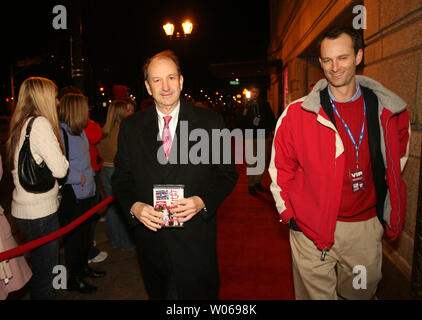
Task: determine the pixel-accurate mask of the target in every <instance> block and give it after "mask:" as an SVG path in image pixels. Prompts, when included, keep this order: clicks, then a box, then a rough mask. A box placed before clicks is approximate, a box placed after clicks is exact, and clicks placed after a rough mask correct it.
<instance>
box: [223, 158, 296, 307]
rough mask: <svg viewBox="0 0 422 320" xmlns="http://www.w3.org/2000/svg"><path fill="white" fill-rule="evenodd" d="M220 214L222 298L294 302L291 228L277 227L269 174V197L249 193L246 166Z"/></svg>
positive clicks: (241, 168)
mask: <svg viewBox="0 0 422 320" xmlns="http://www.w3.org/2000/svg"><path fill="white" fill-rule="evenodd" d="M237 170H238V172H239V180H238V183H237V185H236V187H235V189H234V190H233V192H232V194H231V195H230V196H229V197H228V198H227V199H226V201H225V202H224V203H223V205H222V206H221V207H220V209H219V213H218V234H217V250H218V258H219V268H220V282H221V286H220V295H219V298H220V299H224V300H237V299H239V300H281V299H283V300H284V299H293V298H294V294H293V280H292V267H291V263H292V261H291V256H290V244H289V228H288V226H287V225H282V224H280V223H279V222H278V214H277V210H276V209H275V205H274V200H273V197H272V195H271V193H270V189H269V185H270V177H269V174H268V172H266V173H265V175H264V179H263V181H262V185H263V187H264V189H265V192H263V191H258V192H257V195H255V196H252V195H250V194H249V193H248V187H247V176H246V172H245V166H237Z"/></svg>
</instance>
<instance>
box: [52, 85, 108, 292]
mask: <svg viewBox="0 0 422 320" xmlns="http://www.w3.org/2000/svg"><path fill="white" fill-rule="evenodd" d="M88 113H89V110H88V99H87V98H86V97H85V96H83V95H81V94H75V93H68V94H66V95H64V96H63V97H62V98H61V99H60V103H59V107H58V114H59V120H60V127H61V129H62V130H63V131H64V132H65V133H66V135H67V137H68V150H69V154H68V157H69V173H68V175H67V177H66V181H65V184H70V185H71V186H72V189H73V192H74V194H75V197H76V207H75V210H68V211H66V210H65V213H66V215H67V216H65V217H62V218H63V224H67V223H69V222H71V221H74V220H75V219H77V218H78V217H80V216H81V215H82V214H84V213H85V212H86V211H88V210H89V209H91V204H92V198H93V197H94V196H95V188H96V186H95V180H94V170H93V169H92V167H91V161H90V155H89V143H88V139H87V137H86V134H85V131H84V128H85V127H86V125H87V121H88ZM61 133H62V140H63V144H65V138H64V136H63V132H61ZM90 230H91V219H88V220H86V221H84V222H83V223H82V224H80V225H79V226H77V227H76V228H75V229H73V230H72V231H70V232H69V233H67V234H66V235H65V236H64V237H63V244H64V253H65V261H66V265H67V268H68V273H69V280H68V284H67V287H68V290H71V291H73V290H77V291H79V292H81V293H93V292H95V291H97V288H96V287H94V286H93V285H90V284H89V283H87V282H85V281H84V278H85V277H91V278H101V277H104V276H105V271H96V270H94V269H92V268H90V267H89V266H88V252H89V246H90V245H91V238H90Z"/></svg>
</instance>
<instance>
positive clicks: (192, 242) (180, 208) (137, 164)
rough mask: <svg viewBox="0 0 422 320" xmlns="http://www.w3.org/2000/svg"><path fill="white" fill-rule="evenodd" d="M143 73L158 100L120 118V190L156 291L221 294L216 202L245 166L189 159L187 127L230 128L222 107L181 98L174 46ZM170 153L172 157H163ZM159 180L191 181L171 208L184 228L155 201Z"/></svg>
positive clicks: (158, 294) (163, 295)
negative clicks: (168, 223) (170, 224)
mask: <svg viewBox="0 0 422 320" xmlns="http://www.w3.org/2000/svg"><path fill="white" fill-rule="evenodd" d="M144 76H145V86H146V88H147V90H148V92H149V94H150V95H151V96H152V97H153V98H154V102H155V104H154V105H153V106H151V107H149V108H147V109H145V110H142V111H140V112H138V113H137V114H135V115H133V116H131V117H128V118H126V119H125V120H124V121H123V122H122V124H121V127H120V133H119V138H118V151H117V154H116V157H115V161H114V163H115V172H114V175H113V178H112V186H113V192H114V195H115V196H116V199H117V201H118V203H119V204H120V205H121V207H122V209H123V212H124V214H125V216H126V217H127V220H128V221H129V223H130V226H131V227H132V228H133V231H134V235H135V241H136V244H137V247H138V253H139V259H140V266H141V270H142V275H143V278H144V282H145V285H146V289H147V291H148V294H149V296H150V298H152V299H216V298H217V295H218V289H219V275H218V263H217V252H216V231H217V208H218V207H219V206H220V204H221V203H222V202H223V201H224V199H225V198H226V197H227V196H228V195H229V194H230V192H231V191H232V190H233V188H234V186H235V184H236V181H237V178H238V174H237V172H236V168H235V166H234V164H233V162H234V161H232V159H231V161H230V162H229V163H227V162H224V163H223V161H220V162H218V163H216V162H215V161H211V160H210V161H202V162H200V163H199V164H197V161H196V160H195V161H194V162H195V164H194V163H192V161H191V160H192V159H188V161H186V162H185V161H183V159H182V158H183V157H186V152H187V150H183V145H185V146H187V147H188V149H189V150H191V147H192V146H193V145H194V141H184V140H186V139H187V137H188V136H189V135H188V136H186V134H183V130H184V128H186V129H187V130H188V133H189V134H190V133H191V132H193V131H194V130H197V131H196V132H200V133H207V135H208V136H209V137H211V136H212V132H213V130H215V129H223V128H224V122H223V119H222V118H221V116H220V115H219V114H217V113H215V112H213V111H210V110H206V109H203V108H197V107H194V106H192V105H190V104H188V103H186V102H185V101H183V100H181V99H180V92H181V91H182V88H183V76H182V75H181V72H180V67H179V62H178V59H177V57H176V56H175V55H174V53H173V52H171V51H163V52H160V53H158V54H157V55H155V56H153V57H152V58H150V59H149V60H148V61H147V63H146V64H145V66H144ZM205 143H206V144H207V148H209V149H208V150H202V151H201V152H204V151H205V153H207V152H208V153H209V154H210V153H211V152H212V151H211V150H212V147H213V146H214V145H215V144H213V143H212V142H211V139H209V141H205ZM214 151H215V150H214ZM191 154H192V153H191ZM164 155H165V158H166V159H169V160H170V161H168V163H164V164H163V161H162V158H163V156H164ZM160 157H161V159H160ZM222 158H223V157H221V159H222ZM166 159H165V160H166ZM172 159H173V160H175V161H171V160H172ZM164 162H166V161H164ZM156 185H167V186H171V185H183V186H184V198H183V199H181V200H178V201H175V202H174V203H173V205H174V206H175V208H174V209H172V210H171V212H172V213H173V216H174V217H175V218H177V219H179V221H180V222H183V224H184V226H183V227H182V228H164V227H163V225H164V222H163V220H162V213H160V212H158V211H156V210H154V207H153V205H154V198H153V197H154V195H153V190H154V186H156Z"/></svg>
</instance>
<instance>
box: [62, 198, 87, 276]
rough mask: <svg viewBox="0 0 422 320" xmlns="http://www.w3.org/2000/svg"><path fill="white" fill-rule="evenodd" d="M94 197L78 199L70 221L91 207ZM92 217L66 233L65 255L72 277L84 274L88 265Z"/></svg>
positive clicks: (64, 241)
mask: <svg viewBox="0 0 422 320" xmlns="http://www.w3.org/2000/svg"><path fill="white" fill-rule="evenodd" d="M91 204H92V199H91V198H89V199H78V200H77V203H76V207H75V210H73V216H72V217H67V218H70V219H69V220H70V221H69V222H71V221H73V220H75V219H77V218H78V217H80V216H81V215H82V214H84V213H85V212H86V211H88V210H89V209H91ZM90 230H91V218H89V219H88V220H85V221H84V222H83V223H82V224H80V225H79V226H77V227H76V228H75V229H73V230H72V231H70V232H69V233H67V234H66V235H64V237H63V245H64V257H65V262H66V266H67V271H68V273H69V275H70V277H74V276H81V277H82V276H83V271H84V268H85V267H87V266H88V251H89V247H90Z"/></svg>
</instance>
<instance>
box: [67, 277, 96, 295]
mask: <svg viewBox="0 0 422 320" xmlns="http://www.w3.org/2000/svg"><path fill="white" fill-rule="evenodd" d="M67 290H69V291H79V292H80V293H86V294H91V293H94V292H96V291H97V290H98V288H97V287H94V286H93V285H90V284H89V283H86V282H85V281H84V280H83V279H82V278H81V277H79V276H73V277H70V278H69V280H68V281H67Z"/></svg>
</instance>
